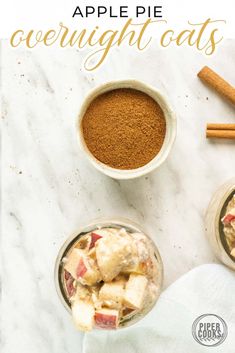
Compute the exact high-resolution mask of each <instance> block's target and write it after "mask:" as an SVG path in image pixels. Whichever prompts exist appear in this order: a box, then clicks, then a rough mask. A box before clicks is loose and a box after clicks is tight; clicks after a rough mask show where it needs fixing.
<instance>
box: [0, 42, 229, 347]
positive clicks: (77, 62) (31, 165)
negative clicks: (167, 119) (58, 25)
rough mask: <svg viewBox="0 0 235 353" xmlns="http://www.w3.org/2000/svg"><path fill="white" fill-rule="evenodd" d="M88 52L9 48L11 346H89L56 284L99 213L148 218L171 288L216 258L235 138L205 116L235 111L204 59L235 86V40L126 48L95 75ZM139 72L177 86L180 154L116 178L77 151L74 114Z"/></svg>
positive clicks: (167, 89)
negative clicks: (213, 237) (57, 268)
mask: <svg viewBox="0 0 235 353" xmlns="http://www.w3.org/2000/svg"><path fill="white" fill-rule="evenodd" d="M85 54H86V53H85V52H83V53H79V52H78V51H76V50H62V49H55V48H54V49H52V48H48V49H43V50H37V49H35V50H32V51H24V50H12V49H9V48H7V47H5V48H4V49H3V50H2V65H3V77H2V78H3V102H2V103H3V104H2V122H3V170H2V179H3V189H2V197H3V213H2V222H3V223H2V225H3V237H2V247H1V254H2V255H1V259H2V260H3V261H2V270H3V271H2V273H3V276H2V285H3V294H2V307H1V321H2V350H1V351H2V352H4V353H16V352H19V353H22V352H24V353H72V352H80V351H81V342H82V340H81V337H82V335H81V334H80V333H78V332H76V331H75V329H74V328H73V325H72V324H71V322H70V317H69V315H68V314H67V313H66V312H65V310H64V308H63V307H62V305H61V304H60V302H59V300H58V298H57V294H56V292H55V288H54V278H53V268H54V261H55V257H56V255H57V252H58V250H59V248H60V246H61V244H62V243H63V242H64V240H65V239H66V237H67V236H68V235H70V234H71V233H73V232H74V231H76V229H77V228H78V227H79V226H80V225H81V224H86V222H87V221H89V220H91V219H93V218H96V217H101V216H103V217H107V216H125V217H128V218H130V219H132V220H134V221H137V222H139V223H141V224H142V225H144V226H145V227H146V228H147V230H148V231H149V233H150V234H151V235H152V237H153V238H154V240H155V242H156V243H157V245H158V247H159V250H160V252H161V255H162V258H163V262H164V266H165V287H166V286H168V285H169V284H170V283H172V282H173V281H174V280H176V279H177V278H178V277H179V276H180V275H182V274H183V273H185V272H187V271H189V270H190V269H192V268H193V267H195V266H198V265H200V264H203V263H212V262H216V259H215V257H214V255H213V253H212V252H211V249H210V247H209V245H208V243H207V240H206V239H205V236H204V230H203V217H204V213H205V209H206V207H207V204H208V202H209V199H210V197H211V195H212V193H213V192H214V191H215V189H216V188H217V187H218V186H219V185H220V184H221V183H223V182H224V181H226V180H227V179H229V178H231V177H233V176H234V174H235V167H234V155H235V154H234V152H235V144H234V142H224V141H223V142H222V141H220V142H211V141H207V140H206V139H205V124H206V122H209V121H210V122H231V123H232V122H233V123H234V121H235V111H234V108H233V107H231V106H229V104H227V103H226V102H224V101H223V100H222V99H220V97H218V96H217V95H216V94H215V93H213V92H212V91H211V90H210V89H208V88H207V87H205V86H204V85H203V84H202V83H201V82H200V81H199V80H198V78H197V76H196V73H197V72H198V71H199V69H200V68H201V67H202V66H204V65H205V64H207V65H209V66H211V67H212V68H215V69H216V70H217V71H218V72H220V73H221V74H222V75H223V76H224V77H225V78H227V79H228V80H230V82H232V83H233V84H235V70H234V57H235V42H234V41H231V40H227V41H224V42H223V43H222V44H221V45H220V46H219V48H218V51H217V53H216V54H215V55H214V56H213V57H212V58H207V57H205V56H204V55H203V54H201V53H198V52H195V51H194V49H192V48H185V49H184V48H177V49H175V48H171V49H166V50H163V49H161V50H160V49H159V48H154V47H152V48H149V49H148V50H147V51H145V52H144V53H141V54H140V53H136V52H135V50H129V49H128V50H127V49H126V50H125V51H124V50H115V51H113V53H112V54H111V56H110V57H109V58H108V59H107V61H106V62H105V64H104V65H103V66H102V67H101V68H100V69H98V70H97V71H95V72H92V73H88V72H84V71H83V70H82V69H81V63H82V60H83V59H84V57H85ZM127 78H136V79H139V80H143V81H145V82H147V83H149V84H152V85H153V86H155V87H157V88H158V89H159V90H161V91H162V92H163V93H165V94H167V95H168V97H169V100H170V101H171V103H172V106H173V107H174V109H175V111H176V114H177V117H178V135H177V139H176V143H175V145H174V148H173V151H172V153H171V155H170V157H169V159H168V160H167V162H166V163H165V164H164V165H162V166H161V167H160V168H159V170H157V171H155V172H153V173H151V174H150V175H148V176H147V177H143V178H140V179H136V180H133V181H121V182H119V181H115V180H112V179H110V178H108V177H106V176H104V175H102V174H100V173H99V172H97V171H96V170H95V169H93V167H92V166H90V164H89V163H88V162H87V161H86V160H85V159H84V158H83V157H82V156H81V154H80V152H79V150H78V144H77V138H76V131H75V120H76V115H77V113H78V110H79V106H80V104H81V103H82V101H83V99H84V97H85V96H86V94H87V93H88V92H89V91H90V89H91V88H93V87H95V86H97V85H99V84H100V83H103V82H106V81H108V80H111V79H127Z"/></svg>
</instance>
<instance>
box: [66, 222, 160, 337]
mask: <svg viewBox="0 0 235 353" xmlns="http://www.w3.org/2000/svg"><path fill="white" fill-rule="evenodd" d="M62 261H63V286H64V289H65V292H66V296H67V298H68V300H69V302H70V304H71V309H72V316H73V321H74V323H75V326H76V327H77V328H78V329H79V330H82V331H90V330H92V328H100V329H116V328H118V327H119V326H120V325H121V323H122V322H123V321H124V320H129V319H130V320H131V319H132V318H133V317H134V316H136V315H138V314H141V312H143V311H146V309H147V308H149V307H151V306H152V305H153V304H154V302H155V300H156V297H157V295H158V291H159V284H158V277H159V268H158V266H159V265H158V261H157V259H156V257H155V254H154V248H153V246H152V243H151V241H150V240H149V239H148V238H147V237H146V236H145V235H144V234H143V233H130V232H128V231H127V230H125V229H124V228H120V229H116V228H101V229H96V230H94V231H92V232H89V233H86V234H84V235H83V236H82V237H81V238H80V239H79V240H78V241H77V242H76V243H75V244H74V245H73V246H72V248H71V249H70V250H69V251H68V253H67V255H66V256H65V257H64V258H63V260H62Z"/></svg>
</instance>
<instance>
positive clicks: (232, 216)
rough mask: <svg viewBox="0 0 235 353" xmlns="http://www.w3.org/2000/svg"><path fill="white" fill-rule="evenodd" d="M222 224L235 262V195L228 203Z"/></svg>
mask: <svg viewBox="0 0 235 353" xmlns="http://www.w3.org/2000/svg"><path fill="white" fill-rule="evenodd" d="M222 223H223V231H224V235H225V239H226V242H227V245H228V248H229V252H230V255H231V256H232V257H233V258H234V260H235V194H233V196H232V198H231V200H230V201H229V202H228V205H227V207H226V212H225V215H224V217H223V218H222Z"/></svg>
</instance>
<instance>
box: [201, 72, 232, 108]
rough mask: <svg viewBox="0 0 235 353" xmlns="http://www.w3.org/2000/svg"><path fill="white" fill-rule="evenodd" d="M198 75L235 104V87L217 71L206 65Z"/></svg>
mask: <svg viewBox="0 0 235 353" xmlns="http://www.w3.org/2000/svg"><path fill="white" fill-rule="evenodd" d="M197 75H198V77H199V78H200V79H201V80H202V81H203V82H205V83H206V84H207V85H208V86H210V87H212V88H213V89H214V90H215V91H216V92H218V93H219V94H220V95H221V96H223V97H224V98H226V99H228V100H229V101H230V102H231V103H232V104H234V105H235V88H234V87H233V86H232V85H230V84H229V83H228V82H227V81H225V80H224V79H223V78H222V77H221V76H219V75H218V74H217V73H216V72H214V71H213V70H211V69H210V68H209V67H208V66H204V67H203V68H202V70H201V71H200V72H199V73H198V74H197Z"/></svg>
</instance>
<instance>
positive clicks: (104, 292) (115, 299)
mask: <svg viewBox="0 0 235 353" xmlns="http://www.w3.org/2000/svg"><path fill="white" fill-rule="evenodd" d="M125 283H126V281H125V279H119V280H117V281H113V282H108V283H104V285H103V286H102V287H101V289H100V292H99V300H100V301H102V302H103V303H104V305H105V306H108V307H109V308H113V309H119V308H120V307H121V306H122V301H123V296H124V287H125Z"/></svg>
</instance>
